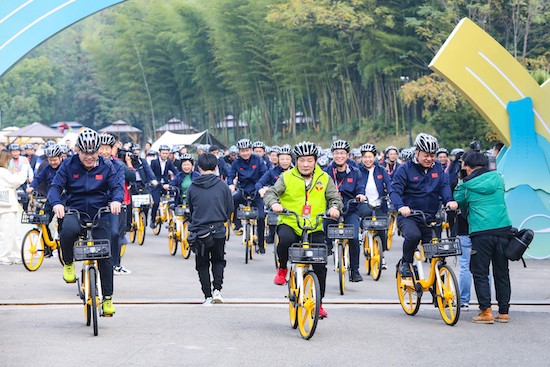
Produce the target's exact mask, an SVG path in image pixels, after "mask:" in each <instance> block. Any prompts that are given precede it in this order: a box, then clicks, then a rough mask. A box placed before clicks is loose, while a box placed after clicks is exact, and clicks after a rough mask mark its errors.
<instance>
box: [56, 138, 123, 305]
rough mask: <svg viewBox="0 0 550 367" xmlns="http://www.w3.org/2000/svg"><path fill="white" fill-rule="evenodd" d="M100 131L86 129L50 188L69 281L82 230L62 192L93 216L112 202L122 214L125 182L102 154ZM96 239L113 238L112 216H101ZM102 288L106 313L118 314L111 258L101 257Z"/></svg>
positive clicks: (74, 206) (74, 205)
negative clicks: (113, 298)
mask: <svg viewBox="0 0 550 367" xmlns="http://www.w3.org/2000/svg"><path fill="white" fill-rule="evenodd" d="M99 145H100V140H99V134H98V133H97V132H96V131H94V130H92V129H90V128H84V129H83V130H82V131H81V132H80V134H79V135H78V138H77V140H76V150H77V153H76V154H75V155H73V156H72V157H70V158H67V160H66V161H65V162H64V163H63V164H62V165H61V167H59V170H58V171H57V174H56V175H55V177H54V179H53V181H52V185H51V187H50V190H49V191H48V200H49V202H50V203H51V204H52V205H53V211H54V213H55V214H56V215H57V217H58V218H60V219H63V225H62V227H61V232H60V242H61V248H62V253H63V261H64V263H65V265H64V267H63V279H64V280H65V282H67V283H74V282H75V281H76V278H75V273H74V262H73V245H74V243H75V241H76V240H77V239H78V236H79V235H80V234H81V232H82V229H81V227H80V223H79V222H78V218H77V216H76V215H67V216H65V206H64V205H63V203H62V198H61V193H62V192H63V191H64V190H65V193H66V197H67V207H69V208H71V209H77V210H79V211H81V212H83V213H87V214H88V215H89V216H90V217H92V218H93V217H94V216H95V215H96V214H97V212H98V210H99V208H101V207H104V206H106V205H108V204H109V202H110V209H111V213H112V214H115V215H116V214H120V208H121V203H122V200H123V199H124V187H123V185H124V182H123V181H122V180H120V179H119V176H118V174H117V172H116V169H115V167H114V166H113V164H112V163H111V161H110V160H107V159H104V158H103V157H99V153H98V151H99ZM93 236H94V238H110V237H111V228H110V225H109V218H108V217H107V216H105V217H102V218H101V221H100V224H99V225H98V227H97V228H95V229H94V232H93ZM99 273H100V275H101V289H102V292H103V303H102V308H103V313H105V314H107V315H112V314H114V313H115V307H114V305H113V300H112V296H113V266H112V261H111V259H103V260H99Z"/></svg>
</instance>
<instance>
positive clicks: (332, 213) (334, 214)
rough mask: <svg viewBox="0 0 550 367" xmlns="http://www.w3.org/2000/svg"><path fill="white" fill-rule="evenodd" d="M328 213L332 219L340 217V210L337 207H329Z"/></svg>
mask: <svg viewBox="0 0 550 367" xmlns="http://www.w3.org/2000/svg"><path fill="white" fill-rule="evenodd" d="M328 215H329V217H331V218H332V219H338V218H339V217H340V211H339V210H338V209H336V208H329V209H328Z"/></svg>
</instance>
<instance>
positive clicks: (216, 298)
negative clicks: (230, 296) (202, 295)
mask: <svg viewBox="0 0 550 367" xmlns="http://www.w3.org/2000/svg"><path fill="white" fill-rule="evenodd" d="M212 303H223V297H222V293H221V292H220V291H219V290H218V289H214V293H213V295H212Z"/></svg>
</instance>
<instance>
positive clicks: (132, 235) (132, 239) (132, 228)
mask: <svg viewBox="0 0 550 367" xmlns="http://www.w3.org/2000/svg"><path fill="white" fill-rule="evenodd" d="M137 226H138V224H137V223H135V222H134V221H132V224H131V225H130V230H129V231H128V235H129V236H130V242H132V243H135V242H136V237H137V236H136V232H137V230H136V228H137Z"/></svg>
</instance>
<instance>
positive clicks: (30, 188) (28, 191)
mask: <svg viewBox="0 0 550 367" xmlns="http://www.w3.org/2000/svg"><path fill="white" fill-rule="evenodd" d="M25 191H26V192H27V194H30V193H31V192H33V191H34V189H33V188H32V187H30V186H29V187H27V189H26V190H25Z"/></svg>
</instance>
